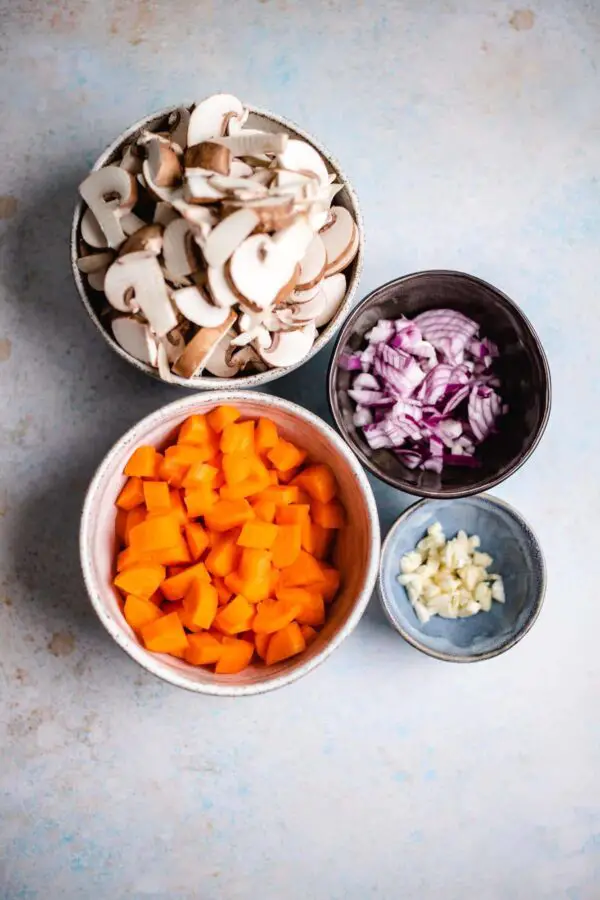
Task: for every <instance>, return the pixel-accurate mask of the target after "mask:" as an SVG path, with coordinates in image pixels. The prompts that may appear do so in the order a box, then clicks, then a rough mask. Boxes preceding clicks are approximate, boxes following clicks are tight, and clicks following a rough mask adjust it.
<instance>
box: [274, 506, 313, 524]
mask: <svg viewBox="0 0 600 900" xmlns="http://www.w3.org/2000/svg"><path fill="white" fill-rule="evenodd" d="M309 515H310V506H308V505H307V504H300V503H291V504H290V505H289V506H278V507H277V512H276V513H275V521H276V522H277V524H278V525H302V524H303V523H304V522H306V520H307V519H308V517H309Z"/></svg>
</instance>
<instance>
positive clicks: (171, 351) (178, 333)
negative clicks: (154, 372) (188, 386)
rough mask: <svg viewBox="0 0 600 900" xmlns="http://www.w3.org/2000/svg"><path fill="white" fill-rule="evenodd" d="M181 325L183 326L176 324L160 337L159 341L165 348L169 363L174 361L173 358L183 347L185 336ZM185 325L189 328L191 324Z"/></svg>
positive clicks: (176, 356)
mask: <svg viewBox="0 0 600 900" xmlns="http://www.w3.org/2000/svg"><path fill="white" fill-rule="evenodd" d="M183 327H184V326H182V325H178V326H177V328H174V329H173V330H172V331H169V333H168V334H165V336H164V337H163V338H161V339H160V343H161V344H162V345H163V346H164V348H165V350H166V353H167V359H168V361H169V363H173V362H175V360H176V359H178V358H179V357H180V356H181V354H182V353H183V350H184V348H185V338H184V336H183V334H182V328H183ZM185 327H186V328H188V329H189V328H191V327H192V326H191V325H190V326H187V325H186V326H185Z"/></svg>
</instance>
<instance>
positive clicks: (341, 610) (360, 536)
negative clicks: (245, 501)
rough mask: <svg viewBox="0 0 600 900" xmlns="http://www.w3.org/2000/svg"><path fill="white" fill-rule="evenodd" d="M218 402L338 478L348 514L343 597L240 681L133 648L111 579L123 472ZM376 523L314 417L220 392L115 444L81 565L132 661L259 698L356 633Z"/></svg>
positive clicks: (199, 687)
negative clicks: (286, 655)
mask: <svg viewBox="0 0 600 900" xmlns="http://www.w3.org/2000/svg"><path fill="white" fill-rule="evenodd" d="M222 403H229V404H232V405H235V406H236V407H237V408H238V409H239V410H240V411H241V413H242V415H243V416H244V417H248V418H252V417H257V416H267V417H268V418H269V419H271V420H272V421H273V422H275V424H276V425H277V428H278V429H279V432H280V434H281V435H282V436H283V437H285V438H287V439H289V440H291V441H296V442H297V443H298V445H299V446H302V447H303V448H305V449H306V450H308V453H309V458H310V459H311V460H312V461H315V462H324V463H327V464H328V465H329V466H331V468H332V469H333V471H334V472H335V475H336V478H337V480H338V485H339V496H340V499H341V501H342V503H344V505H345V506H346V509H347V510H348V511H349V515H348V524H347V526H346V527H345V528H344V529H342V530H341V532H340V535H339V539H338V543H337V546H336V559H335V562H336V565H337V566H338V567H339V569H340V572H341V573H342V586H341V588H340V593H339V594H338V596H337V597H336V598H335V600H334V601H333V603H332V605H331V606H330V607H329V615H328V620H327V623H326V625H325V626H324V627H323V629H322V630H321V631H320V632H319V635H318V637H317V639H316V640H315V642H314V643H313V644H311V646H310V647H308V648H307V649H306V650H305V651H304V653H302V654H301V655H300V656H299V657H297V658H292V659H290V660H287V661H285V662H281V663H279V664H277V665H273V666H270V667H268V668H267V667H266V666H264V665H262V664H261V665H252V666H250V667H249V668H248V669H246V670H244V671H243V672H241V673H240V674H239V675H218V676H217V675H214V674H213V673H212V672H210V671H209V670H208V669H205V668H200V667H195V666H191V665H188V664H187V663H185V662H183V661H182V660H178V659H175V658H173V657H170V656H166V655H163V654H157V653H150V652H148V651H147V650H145V649H144V648H143V647H142V646H141V644H140V643H139V642H138V640H137V638H136V637H135V635H134V634H133V632H132V630H131V629H130V628H129V626H128V624H127V623H126V621H125V619H124V618H123V615H122V614H121V610H120V606H119V595H118V592H117V591H116V589H115V588H113V586H112V579H113V577H114V559H115V553H116V549H117V548H116V543H115V534H114V531H115V500H116V498H117V495H118V493H119V491H120V489H121V488H122V486H123V484H124V482H125V478H124V476H123V475H122V472H123V468H124V466H125V464H126V462H127V460H128V459H129V457H130V455H131V453H132V452H133V450H134V449H135V448H136V447H138V446H140V445H143V444H152V445H154V446H161V445H162V444H164V443H165V442H166V441H167V439H168V438H169V437H170V436H172V435H173V432H174V431H175V429H176V428H177V427H178V426H179V425H180V424H181V422H183V420H184V419H185V418H187V416H189V415H192V414H194V413H206V412H209V411H210V410H211V409H213V408H214V407H215V406H218V405H220V404H222ZM379 549H380V538H379V524H378V519H377V510H376V506H375V500H374V498H373V493H372V491H371V488H370V485H369V483H368V481H367V478H366V476H365V474H364V472H363V470H362V468H361V466H360V465H359V463H358V462H357V460H356V459H355V457H354V456H353V454H352V453H351V452H350V451H349V449H348V448H347V447H346V445H345V444H344V442H343V441H342V440H341V439H340V438H339V436H338V435H337V434H336V433H335V431H334V430H333V429H332V428H330V427H329V426H328V425H326V424H325V423H324V422H323V421H322V420H321V419H319V418H318V417H317V416H314V415H313V414H312V413H309V412H307V411H306V410H303V409H301V408H300V407H298V406H296V405H295V404H293V403H289V402H288V401H285V400H280V399H279V398H276V397H271V396H267V395H263V394H259V393H253V392H250V393H243V394H242V393H237V392H218V393H212V394H204V395H197V396H195V397H189V398H186V399H185V400H180V401H177V402H176V403H172V404H170V405H169V406H166V407H163V408H162V409H160V410H158V412H156V413H153V414H152V415H150V416H148V417H147V418H145V419H143V420H142V421H141V422H139V423H138V424H137V425H136V426H135V427H134V428H132V429H131V430H130V431H129V432H127V434H125V435H124V436H123V437H122V438H121V439H120V440H119V441H117V443H116V444H115V445H114V447H113V448H112V450H110V452H109V453H108V454H107V456H106V457H105V459H104V461H103V462H102V463H101V465H100V467H99V469H98V471H97V472H96V474H95V476H94V478H93V480H92V483H91V485H90V487H89V490H88V494H87V497H86V500H85V505H84V509H83V515H82V522H81V535H80V551H81V564H82V569H83V574H84V579H85V583H86V587H87V590H88V592H89V595H90V598H91V601H92V603H93V605H94V608H95V610H96V612H97V614H98V616H99V617H100V620H101V621H102V623H103V625H104V626H105V628H106V629H107V630H108V632H109V633H110V634H111V635H112V637H113V638H114V639H115V640H116V642H117V643H118V644H119V645H120V646H121V647H122V648H123V649H124V650H125V651H126V652H127V653H129V655H130V656H131V657H133V659H135V660H136V661H137V662H138V663H140V664H141V665H142V666H144V667H145V668H146V669H149V670H150V671H151V672H153V673H154V674H155V675H158V676H159V677H160V678H163V679H164V680H165V681H169V682H171V683H172V684H175V685H178V686H180V687H185V688H188V689H190V690H193V691H198V692H200V693H207V694H222V695H240V694H256V693H261V692H263V691H268V690H271V689H273V688H277V687H281V686H282V685H284V684H287V683H289V682H291V681H294V680H295V679H296V678H299V677H300V676H301V675H304V674H306V673H307V672H309V671H310V670H311V669H313V668H314V667H315V666H317V665H318V664H319V663H321V662H322V661H323V660H324V659H325V658H326V657H327V656H328V655H329V654H330V653H331V652H332V651H333V650H334V649H335V647H337V646H338V644H340V643H341V641H342V640H343V639H344V638H345V637H346V636H347V635H348V634H349V633H350V632H351V631H352V630H353V628H354V627H355V626H356V624H357V623H358V621H359V619H360V617H361V616H362V614H363V612H364V610H365V608H366V606H367V603H368V602H369V598H370V596H371V593H372V591H373V589H374V587H375V581H376V578H377V570H378V564H379Z"/></svg>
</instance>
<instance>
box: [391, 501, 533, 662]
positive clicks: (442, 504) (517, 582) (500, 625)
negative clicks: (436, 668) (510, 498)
mask: <svg viewBox="0 0 600 900" xmlns="http://www.w3.org/2000/svg"><path fill="white" fill-rule="evenodd" d="M436 522H439V524H440V525H441V526H442V530H443V532H444V535H445V536H446V540H451V539H452V538H453V537H456V534H457V533H458V532H459V531H460V530H463V531H465V532H466V533H467V535H469V536H471V535H477V536H478V537H479V538H480V541H481V545H480V552H483V553H488V554H489V555H490V556H491V557H492V559H493V564H492V565H491V566H490V567H489V569H488V571H489V572H490V574H491V573H492V572H493V573H495V574H496V575H500V576H501V577H502V580H503V582H504V587H505V591H506V603H493V604H492V608H491V610H490V611H489V612H487V613H479V614H478V615H475V616H470V617H469V618H465V619H444V618H442V617H441V616H433V617H432V618H431V619H430V620H429V622H427V623H426V624H423V623H422V622H420V620H419V619H418V617H417V614H416V613H415V611H414V609H413V608H412V606H411V603H410V601H409V599H408V595H407V593H406V589H405V588H404V587H403V586H402V585H401V584H400V583H399V581H398V575H399V574H400V561H401V559H402V557H403V556H404V554H405V553H410V552H411V551H412V550H415V549H416V546H417V544H418V542H419V541H420V540H421V538H424V537H426V536H427V529H428V528H429V527H430V526H431V525H434V524H435V523H436ZM545 581H546V579H545V571H544V561H543V557H542V554H541V551H540V547H539V544H538V542H537V539H536V537H535V535H534V534H533V533H532V532H531V530H530V528H529V527H528V526H527V524H526V523H525V522H524V521H523V519H522V518H521V517H520V515H519V514H518V513H517V512H516V511H515V510H513V509H511V507H510V506H508V505H507V504H505V503H502V502H501V501H500V502H499V501H498V500H497V499H496V498H494V497H491V496H489V495H485V496H481V497H465V498H464V499H460V500H428V501H424V502H421V503H418V504H415V505H414V506H413V507H410V508H409V509H408V510H407V512H405V513H404V514H403V515H402V516H401V517H400V518H399V519H398V520H397V521H396V522H395V523H394V525H393V526H392V528H391V529H390V531H389V534H388V537H387V540H386V542H385V545H384V547H383V549H382V554H381V577H380V591H381V596H382V599H383V602H384V606H385V608H386V610H387V613H388V615H389V617H390V619H391V621H392V622H393V623H394V624H395V625H396V626H397V627H398V628H399V629H400V631H401V632H402V634H404V635H406V637H407V639H408V640H409V641H410V642H411V643H413V644H414V646H416V647H418V648H419V649H423V650H425V651H426V652H430V653H433V654H434V655H438V656H440V657H446V658H448V657H450V658H451V659H453V660H458V661H463V660H469V659H470V658H471V659H475V658H479V657H485V656H487V655H488V654H493V653H498V652H501V651H502V649H508V648H509V647H510V646H511V645H513V644H514V642H515V641H516V640H519V639H520V638H521V636H523V635H524V632H525V631H526V629H527V628H528V627H531V623H532V621H533V620H534V618H535V616H536V615H537V613H538V610H539V607H540V603H541V602H542V601H543V595H544V590H545ZM480 661H481V660H480Z"/></svg>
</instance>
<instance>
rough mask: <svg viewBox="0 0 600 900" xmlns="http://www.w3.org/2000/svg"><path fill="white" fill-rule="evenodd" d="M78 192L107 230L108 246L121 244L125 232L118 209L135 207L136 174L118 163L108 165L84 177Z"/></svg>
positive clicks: (103, 228)
mask: <svg viewBox="0 0 600 900" xmlns="http://www.w3.org/2000/svg"><path fill="white" fill-rule="evenodd" d="M79 193H80V194H81V196H82V198H83V200H84V201H85V202H86V203H87V205H88V207H89V208H90V209H91V211H92V213H93V214H94V217H95V219H96V221H97V222H98V225H99V226H100V228H101V229H102V231H103V232H104V235H105V237H106V241H107V243H108V246H109V247H113V248H114V249H117V248H118V247H120V245H121V244H122V243H123V241H124V240H125V234H124V232H123V227H122V225H121V222H120V221H119V215H118V211H125V210H130V209H131V208H132V207H133V205H134V203H135V201H136V198H137V184H136V180H135V178H133V177H132V176H131V175H130V174H129V172H126V171H125V169H121V168H120V167H119V166H105V167H104V168H103V169H98V170H97V171H96V172H91V173H90V174H89V175H88V177H87V178H86V179H85V181H82V183H81V184H80V185H79Z"/></svg>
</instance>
